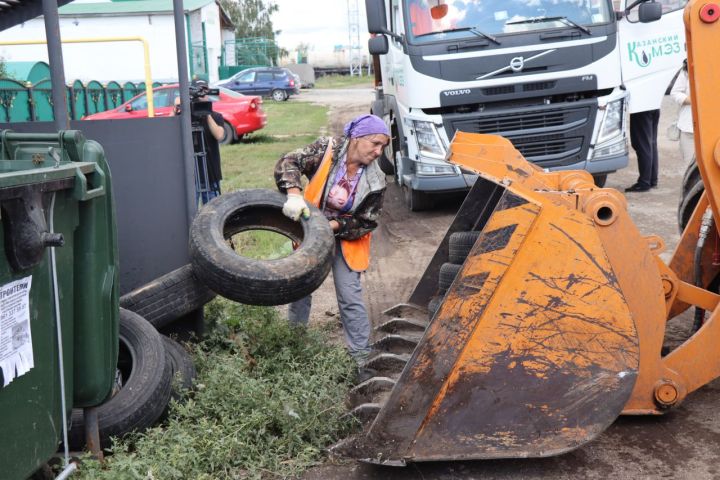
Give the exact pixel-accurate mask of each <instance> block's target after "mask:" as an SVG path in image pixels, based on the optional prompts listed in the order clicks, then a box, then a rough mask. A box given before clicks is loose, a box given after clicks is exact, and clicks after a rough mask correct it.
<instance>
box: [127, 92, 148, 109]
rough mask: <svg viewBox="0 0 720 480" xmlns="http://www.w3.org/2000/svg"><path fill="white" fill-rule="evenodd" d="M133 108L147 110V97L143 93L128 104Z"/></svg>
mask: <svg viewBox="0 0 720 480" xmlns="http://www.w3.org/2000/svg"><path fill="white" fill-rule="evenodd" d="M130 105H131V106H132V109H133V110H147V97H146V96H145V94H144V93H143V94H142V95H141V96H139V97H138V98H136V99H135V100H133V101H132V103H131V104H130Z"/></svg>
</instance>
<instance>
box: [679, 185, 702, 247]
mask: <svg viewBox="0 0 720 480" xmlns="http://www.w3.org/2000/svg"><path fill="white" fill-rule="evenodd" d="M704 191H705V185H704V184H703V181H702V178H700V177H698V178H697V179H696V180H695V184H694V185H692V186H690V185H688V191H687V193H685V194H683V196H682V197H681V198H680V205H679V206H678V228H679V230H680V233H681V234H682V232H683V230H685V226H686V225H687V223H688V222H689V221H690V217H691V216H692V214H693V212H694V211H695V207H696V206H697V204H698V202H699V201H700V196H701V195H702V193H703V192H704Z"/></svg>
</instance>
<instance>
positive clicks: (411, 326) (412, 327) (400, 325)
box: [376, 313, 429, 333]
mask: <svg viewBox="0 0 720 480" xmlns="http://www.w3.org/2000/svg"><path fill="white" fill-rule="evenodd" d="M428 325H429V322H428V321H427V313H425V318H424V319H423V320H419V319H415V318H402V317H395V318H391V319H390V320H388V321H386V322H384V323H382V324H380V325H379V326H378V327H377V328H376V330H378V331H380V332H387V333H396V332H400V331H407V332H424V331H425V329H426V328H427V326H428Z"/></svg>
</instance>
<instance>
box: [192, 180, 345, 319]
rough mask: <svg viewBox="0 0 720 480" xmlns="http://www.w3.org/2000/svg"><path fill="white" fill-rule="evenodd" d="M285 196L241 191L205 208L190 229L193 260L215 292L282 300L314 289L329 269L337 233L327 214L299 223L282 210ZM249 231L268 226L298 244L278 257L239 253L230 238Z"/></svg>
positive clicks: (253, 301)
mask: <svg viewBox="0 0 720 480" xmlns="http://www.w3.org/2000/svg"><path fill="white" fill-rule="evenodd" d="M284 203H285V195H283V194H281V193H280V192H276V191H272V190H261V189H255V190H238V191H236V192H232V193H227V194H225V195H221V196H219V197H217V198H214V199H213V200H211V201H210V202H209V203H207V204H206V205H205V206H204V207H203V208H201V209H200V211H199V212H198V214H197V215H196V216H195V219H194V220H193V223H192V226H191V228H190V259H191V261H192V264H193V269H194V271H195V273H196V274H197V275H198V277H199V278H200V279H201V280H202V281H203V282H204V283H205V285H207V286H208V288H210V289H211V290H212V291H214V292H216V293H217V294H218V295H222V296H223V297H225V298H228V299H230V300H234V301H236V302H240V303H245V304H247V305H283V304H286V303H290V302H294V301H296V300H300V299H301V298H303V297H306V296H307V295H309V294H311V293H312V292H314V291H315V290H316V289H317V288H318V287H319V286H320V285H321V284H322V282H323V281H324V280H325V277H327V276H328V273H329V272H330V264H331V262H332V258H333V255H334V251H335V238H334V237H333V234H332V230H331V229H330V225H329V224H328V222H327V220H326V219H325V216H324V215H323V214H322V212H320V210H318V209H317V208H315V207H312V206H311V207H310V218H309V219H308V220H301V221H300V222H294V221H292V220H291V219H289V218H287V217H286V216H285V215H283V214H282V206H283V204H284ZM250 230H268V231H271V232H275V233H279V234H281V235H284V236H286V237H288V238H289V239H290V240H292V241H293V242H295V243H296V244H298V245H299V247H298V248H297V249H296V250H294V251H293V252H292V253H290V254H289V255H287V256H286V257H283V258H278V259H274V260H259V259H253V258H249V257H244V256H241V255H238V254H237V253H236V252H235V250H233V249H232V248H231V247H230V246H229V245H228V244H227V242H226V241H225V239H227V238H230V237H232V236H233V235H235V234H237V233H240V232H245V231H250Z"/></svg>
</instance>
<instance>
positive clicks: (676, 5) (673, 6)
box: [627, 0, 687, 22]
mask: <svg viewBox="0 0 720 480" xmlns="http://www.w3.org/2000/svg"><path fill="white" fill-rule="evenodd" d="M657 2H658V3H659V4H660V5H662V13H663V15H665V14H666V13H669V12H674V11H675V10H680V9H681V8H685V5H686V4H687V0H657ZM630 3H632V2H631V1H630V0H627V4H630ZM638 11H639V8H638V7H637V6H636V7H634V8H633V9H632V10H630V11H629V12H628V13H627V19H628V22H637V21H638Z"/></svg>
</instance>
